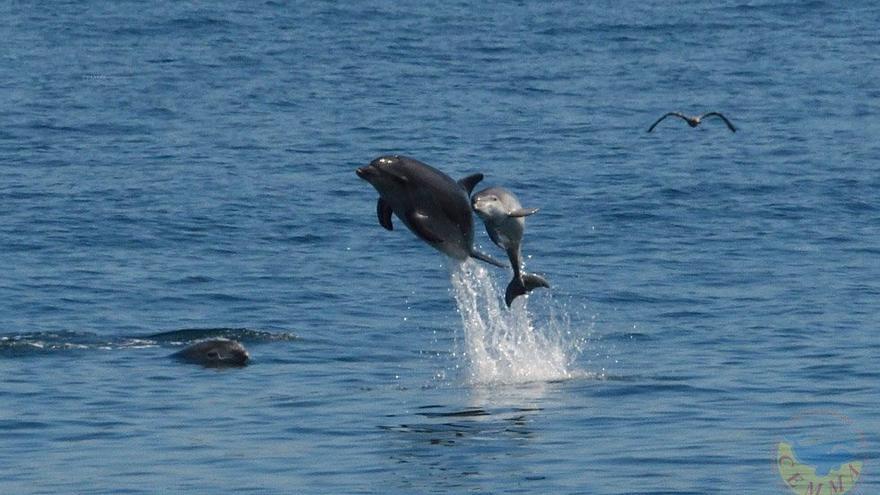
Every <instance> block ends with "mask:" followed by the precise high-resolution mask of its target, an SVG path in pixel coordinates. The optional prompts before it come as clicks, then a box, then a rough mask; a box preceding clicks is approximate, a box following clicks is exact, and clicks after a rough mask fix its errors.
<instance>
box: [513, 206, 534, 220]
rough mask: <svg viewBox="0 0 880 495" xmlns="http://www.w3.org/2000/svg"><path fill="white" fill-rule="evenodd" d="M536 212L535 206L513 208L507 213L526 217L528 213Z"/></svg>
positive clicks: (516, 216) (515, 216)
mask: <svg viewBox="0 0 880 495" xmlns="http://www.w3.org/2000/svg"><path fill="white" fill-rule="evenodd" d="M535 213H538V209H537V208H520V209H518V210H513V211H511V212H510V213H508V214H507V216H509V217H513V218H519V217H527V216H529V215H534V214H535Z"/></svg>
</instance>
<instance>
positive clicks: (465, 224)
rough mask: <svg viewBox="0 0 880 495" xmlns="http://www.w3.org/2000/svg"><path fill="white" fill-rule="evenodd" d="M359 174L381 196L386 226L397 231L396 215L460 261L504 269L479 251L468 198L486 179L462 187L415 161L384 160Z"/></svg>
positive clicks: (403, 158) (473, 178)
mask: <svg viewBox="0 0 880 495" xmlns="http://www.w3.org/2000/svg"><path fill="white" fill-rule="evenodd" d="M357 175H358V177H360V178H361V179H364V180H366V181H367V182H369V183H370V184H372V185H373V187H374V188H376V191H378V192H379V202H378V204H377V205H376V213H377V215H378V216H379V224H380V225H382V227H384V228H386V229H388V230H393V229H394V226H393V225H392V223H391V214H392V213H394V214H395V215H396V216H397V218H399V219H400V220H401V221H402V222H403V224H404V225H406V226H407V227H408V228H409V230H411V231H412V232H413V233H414V234H415V235H416V236H417V237H418V238H419V239H421V240H423V241H425V242H426V243H428V245H430V246H431V247H433V248H434V249H436V250H438V251H440V252H441V253H443V254H445V255H446V256H449V257H450V258H454V259H457V260H465V259H467V258H469V257H473V258H476V259H478V260H481V261H485V262H487V263H491V264H493V265H495V266H499V267H504V264H503V263H501V262H499V261H497V260H495V259H493V258H491V257H490V256H487V255H485V254H483V253H481V252H479V251H477V250H475V249H474V218H473V214H472V213H471V206H470V201H469V200H468V196H469V195H470V193H471V191H472V190H473V189H474V186H475V185H476V184H477V183H478V182H479V181H481V180H482V179H483V174H474V175H469V176H467V177H465V178H464V179H461V180H460V181H458V182H456V181H454V180H452V178H451V177H449V176H448V175H446V174H444V173H443V172H441V171H439V170H437V169H436V168H434V167H431V166H430V165H426V164H424V163H422V162H420V161H418V160H416V159H414V158H409V157H406V156H398V155H394V156H381V157H379V158H376V159H375V160H373V161H372V162H370V164H369V165H367V166H365V167H361V168H359V169H357Z"/></svg>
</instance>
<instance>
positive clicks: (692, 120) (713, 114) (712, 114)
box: [648, 112, 736, 132]
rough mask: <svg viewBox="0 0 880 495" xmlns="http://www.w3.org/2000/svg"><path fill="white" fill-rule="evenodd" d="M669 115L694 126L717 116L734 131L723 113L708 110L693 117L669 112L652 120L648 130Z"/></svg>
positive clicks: (652, 128)
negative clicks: (655, 120) (654, 120)
mask: <svg viewBox="0 0 880 495" xmlns="http://www.w3.org/2000/svg"><path fill="white" fill-rule="evenodd" d="M670 116H671V117H679V118H681V119H684V121H685V122H687V123H688V125H689V126H691V127H696V126H698V125H700V123H701V122H702V121H703V119H705V118H706V117H718V118H720V119H721V120H723V121H724V123H725V124H727V128H728V129H730V132H736V127H734V126H733V124H731V123H730V121H729V120H727V117H725V116H724V115H721V114H720V113H718V112H709V113H704V114H703V115H695V116H693V117H688V116H687V115H684V114H683V113H681V112H669V113H667V114H666V115H664V116H662V117H660V118H659V119H657V122H654V123H653V124H652V125H651V127H649V128H648V132H651V131H653V130H654V128H655V127H657V124H659V123H660V121H661V120H663V119H665V118H666V117H670Z"/></svg>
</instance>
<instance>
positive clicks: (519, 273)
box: [472, 187, 550, 308]
mask: <svg viewBox="0 0 880 495" xmlns="http://www.w3.org/2000/svg"><path fill="white" fill-rule="evenodd" d="M472 202H473V206H474V211H475V212H477V215H478V216H479V217H480V218H481V219H482V220H483V223H484V224H486V232H488V233H489V237H490V238H491V239H492V242H494V243H495V244H497V245H498V247H501V248H503V249H504V250H505V251H506V252H507V258H508V259H509V260H510V267H511V268H513V279H512V280H511V281H510V283H509V284H507V290H506V291H505V293H504V302H505V303H507V307H508V308H509V307H510V305H511V303H513V300H514V299H516V298H517V297H518V296H521V295H523V294H526V293H527V292H531V291H532V290H533V289H536V288H538V287H550V284H549V283H548V282H547V281H546V280H545V279H544V278H543V277H541V276H540V275H535V274H534V273H526V272H524V271H523V261H522V252H521V251H520V246H521V245H522V237H523V233H524V232H525V228H526V227H525V220H524V217H527V216H529V215H532V214H534V213H535V212H537V211H538V209H537V208H523V207H522V205H521V204H519V200H518V199H517V198H516V196H514V194H513V193H512V192H510V191H508V190H507V189H504V188H503V187H490V188H488V189H483V190H482V191H480V192H478V193H477V194H474V197H473V198H472Z"/></svg>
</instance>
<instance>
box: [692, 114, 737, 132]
mask: <svg viewBox="0 0 880 495" xmlns="http://www.w3.org/2000/svg"><path fill="white" fill-rule="evenodd" d="M706 117H718V118H720V119H721V120H723V121H724V123H725V124H727V128H728V129H730V132H736V127H734V126H733V124H731V123H730V121H729V120H727V117H725V116H724V115H721V114H720V113H718V112H709V113H706V114H703V115H701V116H700V119H705V118H706Z"/></svg>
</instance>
